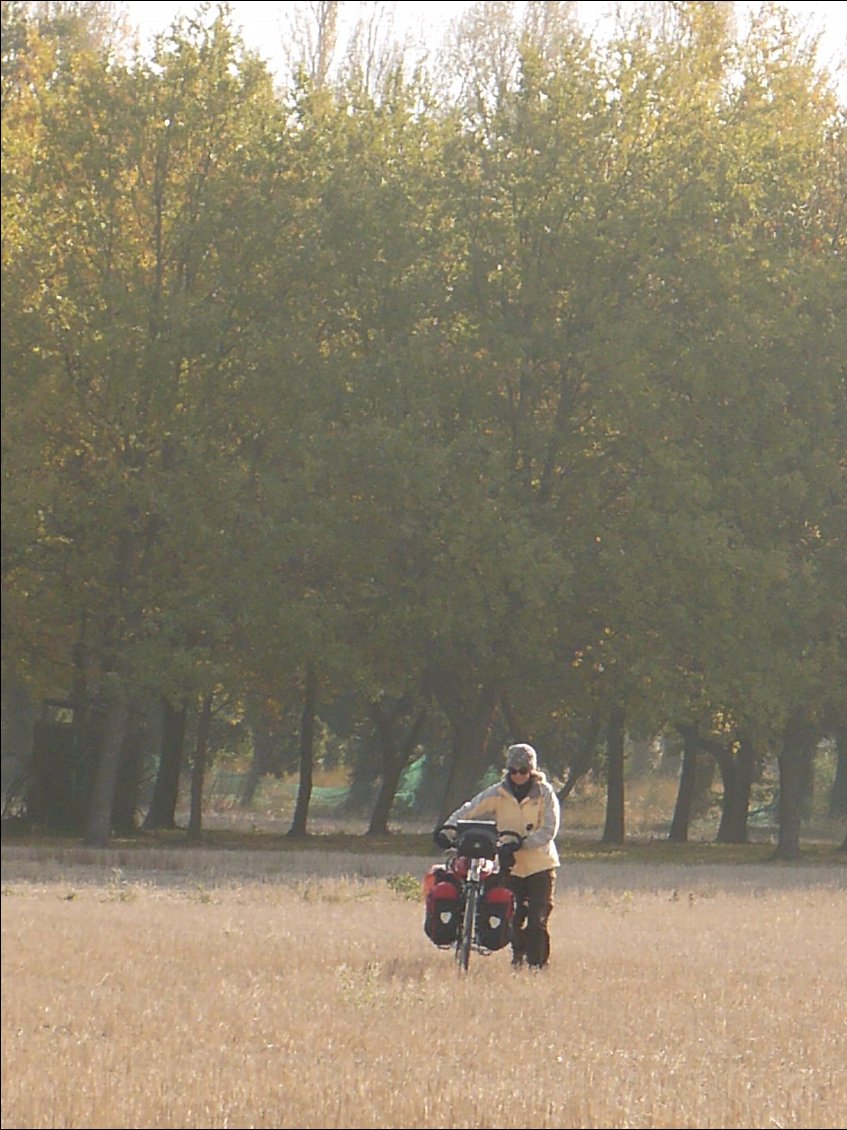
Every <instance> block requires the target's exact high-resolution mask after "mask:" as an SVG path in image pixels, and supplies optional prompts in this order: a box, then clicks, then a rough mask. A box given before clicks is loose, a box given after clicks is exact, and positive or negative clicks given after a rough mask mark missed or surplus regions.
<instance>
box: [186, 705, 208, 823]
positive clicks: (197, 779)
mask: <svg viewBox="0 0 847 1130" xmlns="http://www.w3.org/2000/svg"><path fill="white" fill-rule="evenodd" d="M211 730H212V695H211V694H207V695H206V697H205V698H204V699H203V704H202V706H201V707H200V717H199V718H198V720H197V740H196V742H195V743H194V758H193V764H192V766H191V806H190V811H189V814H188V839H189V840H191V841H197V840H199V839H200V837H201V835H202V834H203V783H204V781H205V779H206V761H207V759H208V755H209V734H210V733H211Z"/></svg>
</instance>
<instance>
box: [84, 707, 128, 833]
mask: <svg viewBox="0 0 847 1130" xmlns="http://www.w3.org/2000/svg"><path fill="white" fill-rule="evenodd" d="M128 714H129V708H128V706H127V703H126V701H125V700H124V699H123V698H116V699H113V700H112V701H111V702H109V703H108V705H107V706H106V716H105V719H104V723H103V728H102V733H101V739H100V748H99V750H98V756H97V765H96V767H95V770H94V786H93V788H92V790H91V798H90V801H89V808H88V819H87V822H86V829H85V840H84V842H85V845H86V846H87V847H106V846H107V844H108V842H109V836H110V834H111V831H112V805H113V803H114V798H115V783H116V781H117V779H118V763H119V761H120V756H121V746H122V745H123V740H124V734H125V733H126V725H127V717H128Z"/></svg>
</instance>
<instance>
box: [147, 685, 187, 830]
mask: <svg viewBox="0 0 847 1130" xmlns="http://www.w3.org/2000/svg"><path fill="white" fill-rule="evenodd" d="M162 712H163V713H162V736H161V739H160V749H159V768H158V771H157V773H156V783H155V785H154V786H153V797H152V800H151V801H150V808H149V809H148V810H147V816H146V817H145V818H144V827H145V829H148V830H152V829H156V828H175V827H176V806H177V801H178V800H179V779H180V776H181V775H182V759H183V754H184V748H185V722H186V717H187V714H188V706H187V705H186V703H185V702H183V703H182V704H181V705H180V706H178V707H177V706H173V705H172V704H171V703H170V702H169V701H168V700H167V699H163V700H162Z"/></svg>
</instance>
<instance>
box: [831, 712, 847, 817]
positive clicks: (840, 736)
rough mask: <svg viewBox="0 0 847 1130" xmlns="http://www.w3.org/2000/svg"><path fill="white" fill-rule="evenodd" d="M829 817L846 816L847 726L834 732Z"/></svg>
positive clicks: (840, 727)
mask: <svg viewBox="0 0 847 1130" xmlns="http://www.w3.org/2000/svg"><path fill="white" fill-rule="evenodd" d="M829 815H830V816H836V817H837V816H847V726H839V727H838V729H837V730H836V731H835V779H834V780H833V782H832V791H831V792H830V794H829Z"/></svg>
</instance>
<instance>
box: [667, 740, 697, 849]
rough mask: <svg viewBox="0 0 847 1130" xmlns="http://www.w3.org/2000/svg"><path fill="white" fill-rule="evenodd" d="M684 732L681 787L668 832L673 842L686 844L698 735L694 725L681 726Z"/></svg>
mask: <svg viewBox="0 0 847 1130" xmlns="http://www.w3.org/2000/svg"><path fill="white" fill-rule="evenodd" d="M679 732H680V734H682V767H681V769H680V772H679V788H678V789H677V793H676V805H675V806H674V810H673V819H672V820H671V828H670V832H669V833H668V839H669V840H670V842H671V843H675V844H684V843H687V842H688V828H689V825H690V823H691V810H692V806H693V803H694V790H695V787H696V783H697V754H698V746H697V735H696V732H695V730H694V729H693V727H690V726H680V727H679Z"/></svg>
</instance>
